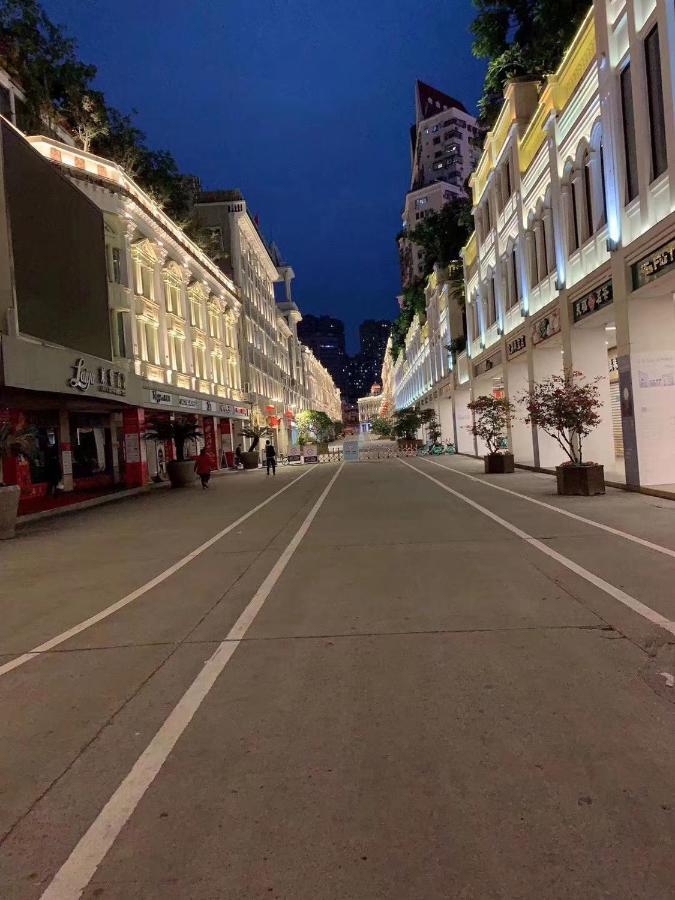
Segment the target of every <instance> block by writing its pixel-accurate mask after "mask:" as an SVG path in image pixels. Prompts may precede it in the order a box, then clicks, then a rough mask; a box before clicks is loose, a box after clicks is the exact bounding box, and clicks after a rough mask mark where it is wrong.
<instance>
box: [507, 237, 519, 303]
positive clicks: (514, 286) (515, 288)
mask: <svg viewBox="0 0 675 900" xmlns="http://www.w3.org/2000/svg"><path fill="white" fill-rule="evenodd" d="M519 302H520V282H519V280H518V254H517V252H516V247H515V244H514V246H513V247H512V248H511V259H510V265H509V309H511V307H513V306H515V305H516V304H517V303H519Z"/></svg>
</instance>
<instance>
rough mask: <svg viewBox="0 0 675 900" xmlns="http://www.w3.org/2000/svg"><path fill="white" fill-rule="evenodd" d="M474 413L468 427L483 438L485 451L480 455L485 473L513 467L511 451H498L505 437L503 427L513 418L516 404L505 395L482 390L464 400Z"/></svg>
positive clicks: (488, 473) (505, 427) (493, 472)
mask: <svg viewBox="0 0 675 900" xmlns="http://www.w3.org/2000/svg"><path fill="white" fill-rule="evenodd" d="M467 406H468V408H469V409H470V410H471V412H472V413H473V424H472V425H467V429H468V430H469V431H470V432H471V434H472V435H473V436H474V437H477V438H480V439H481V440H482V441H484V442H485V445H486V446H487V449H488V452H487V456H484V457H483V460H484V462H485V473H486V474H487V475H503V474H507V473H510V472H513V470H514V463H513V453H510V452H509V451H508V450H507V451H505V452H500V451H501V449H502V447H503V446H504V442H505V439H506V429H507V428H508V425H509V423H510V422H511V420H512V419H513V416H514V414H515V407H514V405H513V403H511V401H510V400H507V399H506V398H505V397H493V396H491V395H490V394H482V395H481V396H480V397H476V399H475V400H472V401H471V403H468V404H467Z"/></svg>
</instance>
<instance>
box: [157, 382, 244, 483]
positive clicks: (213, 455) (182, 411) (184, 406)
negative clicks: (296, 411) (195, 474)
mask: <svg viewBox="0 0 675 900" xmlns="http://www.w3.org/2000/svg"><path fill="white" fill-rule="evenodd" d="M142 411H143V413H144V424H145V425H147V423H148V422H152V421H155V420H165V421H168V420H170V419H171V418H174V417H176V416H181V415H182V416H192V417H194V419H195V424H196V429H197V431H198V432H199V435H198V436H197V437H196V438H190V439H188V440H187V441H186V444H185V450H184V452H185V456H186V458H188V459H190V458H193V457H196V456H197V454H198V453H199V452H200V450H201V449H202V447H205V448H206V453H207V455H208V457H209V460H210V462H211V466H212V467H213V468H214V469H221V468H232V467H233V465H234V450H235V447H236V446H237V444H238V443H240V438H239V431H240V429H241V427H242V425H243V424H244V423H245V422H247V421H248V420H249V418H250V409H249V407H248V406H244V405H242V404H240V403H237V402H236V401H234V400H231V401H227V400H221V399H220V398H216V397H213V398H208V399H204V397H203V396H199V395H196V394H192V393H189V392H187V391H181V390H179V389H177V388H175V387H173V386H171V387H169V386H167V387H166V389H165V388H163V387H159V386H156V387H153V385H152V383H151V382H144V383H143V410H142ZM146 445H147V446H146V462H147V470H148V477H149V478H152V479H155V480H159V479H162V478H163V477H164V475H165V468H166V463H167V462H168V461H169V460H170V459H173V456H174V447H173V444H172V442H171V441H157V440H154V441H149V440H147V441H146Z"/></svg>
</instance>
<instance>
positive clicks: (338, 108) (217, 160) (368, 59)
mask: <svg viewBox="0 0 675 900" xmlns="http://www.w3.org/2000/svg"><path fill="white" fill-rule="evenodd" d="M43 3H44V6H45V9H46V10H47V12H48V13H49V15H50V17H51V18H52V19H54V20H55V21H56V22H58V23H59V24H61V25H63V26H65V28H66V30H67V31H68V32H69V33H70V34H71V35H72V36H73V37H75V38H76V40H77V42H78V45H79V50H80V56H81V57H82V59H83V60H85V61H86V62H91V63H94V64H95V65H96V66H97V67H98V87H100V88H101V89H102V90H103V91H104V92H105V94H106V97H107V98H108V101H109V102H110V103H112V104H113V105H114V106H117V107H118V108H119V109H121V110H122V111H124V112H128V111H130V110H131V109H132V108H135V109H136V110H138V115H137V117H136V120H137V123H138V125H139V127H141V128H142V129H143V130H144V131H145V132H146V134H147V135H148V143H149V144H150V146H152V147H155V148H158V149H159V148H166V149H168V150H170V151H171V152H172V153H173V154H174V156H175V157H176V160H177V162H178V164H179V167H180V168H181V170H182V171H185V172H191V173H194V174H196V175H199V177H200V178H201V179H202V184H203V185H204V187H205V188H217V187H239V188H241V189H242V191H243V192H244V195H245V197H246V199H247V201H248V203H249V207H250V208H251V210H252V211H253V212H257V213H258V214H259V216H260V223H261V226H262V229H263V231H264V233H265V234H266V235H267V236H268V237H269V238H271V239H273V240H275V241H276V242H277V244H278V245H279V247H280V249H281V251H282V253H283V254H284V256H285V258H286V259H287V260H288V261H289V262H290V263H291V265H292V266H293V268H294V270H295V273H296V279H295V299H296V301H297V303H298V305H299V306H300V308H301V310H303V311H304V312H313V313H329V314H331V315H334V316H337V317H338V318H341V319H344V321H345V323H346V325H347V334H348V341H349V344H350V346H351V348H352V349H356V330H357V327H358V323H359V322H360V321H361V320H362V319H365V318H393V317H394V316H395V314H396V301H395V297H396V294H397V293H398V290H399V273H398V259H397V253H396V245H395V242H394V236H395V235H396V233H397V232H398V230H399V229H400V222H401V220H400V213H401V208H402V205H403V199H404V194H405V191H406V189H407V187H408V184H409V178H410V159H409V145H408V128H409V125H410V124H411V122H412V121H413V119H414V82H415V79H416V78H420V79H421V80H422V81H426V82H428V83H430V84H432V85H434V86H435V87H438V88H440V89H441V90H444V91H446V92H447V93H450V94H453V95H454V96H456V97H458V98H459V99H461V100H462V101H464V103H465V104H466V105H467V107H469V108H473V107H474V105H475V102H476V99H477V97H478V95H479V92H480V85H481V82H482V75H483V65H482V63H480V62H478V61H476V60H475V59H473V57H472V56H471V50H470V43H471V41H470V35H469V33H468V26H469V23H470V22H471V20H472V18H473V8H472V6H471V3H470V0H423V2H420V0H414V2H413V0H342V2H337V3H332V2H327V0H192V2H185V0H161V2H160V0H115V2H114V3H111V2H109V0H43Z"/></svg>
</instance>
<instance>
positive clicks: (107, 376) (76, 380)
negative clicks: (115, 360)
mask: <svg viewBox="0 0 675 900" xmlns="http://www.w3.org/2000/svg"><path fill="white" fill-rule="evenodd" d="M72 369H73V374H72V377H71V378H69V379H68V386H69V387H71V388H73V389H75V390H78V391H81V392H82V393H83V394H84V393H86V391H88V390H89V388H90V387H91V388H94V390H96V391H98V392H99V393H101V394H115V395H117V396H118V397H124V395H125V394H126V392H127V375H126V372H121V371H120V370H119V369H113V368H111V367H108V366H98V367H97V368H96V369H88V368H87V365H86V363H85V361H84V358H83V357H82V356H80V357H79V358H78V359H76V360H75V362H74V363H73V366H72Z"/></svg>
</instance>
